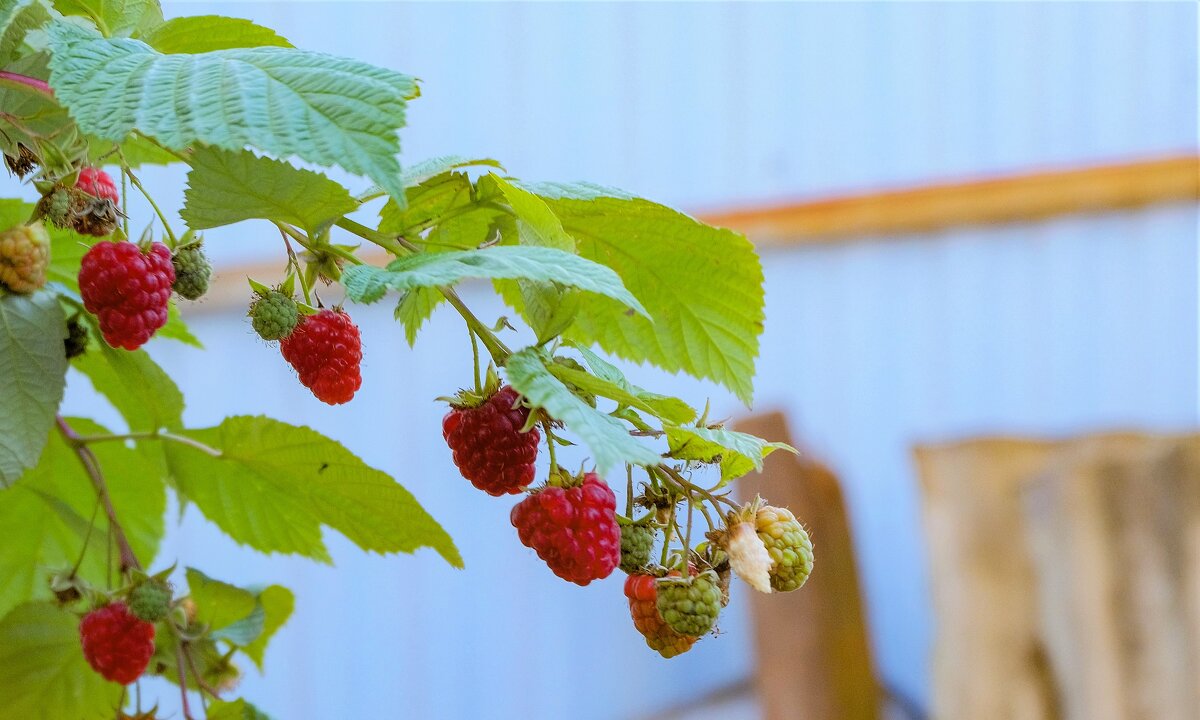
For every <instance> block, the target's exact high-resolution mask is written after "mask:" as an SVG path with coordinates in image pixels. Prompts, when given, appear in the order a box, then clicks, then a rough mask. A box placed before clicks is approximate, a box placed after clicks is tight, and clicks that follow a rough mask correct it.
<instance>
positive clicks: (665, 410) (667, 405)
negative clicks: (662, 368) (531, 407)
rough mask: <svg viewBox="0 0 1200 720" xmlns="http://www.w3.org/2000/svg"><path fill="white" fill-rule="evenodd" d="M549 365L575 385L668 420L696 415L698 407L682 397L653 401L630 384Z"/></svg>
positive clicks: (560, 378)
mask: <svg viewBox="0 0 1200 720" xmlns="http://www.w3.org/2000/svg"><path fill="white" fill-rule="evenodd" d="M547 367H548V368H549V369H550V372H551V373H552V374H553V375H554V377H556V378H558V379H559V380H562V381H563V383H564V384H568V385H574V386H575V387H577V388H579V389H581V390H584V391H586V392H590V393H592V394H593V395H598V396H600V397H605V398H609V399H610V400H616V401H617V403H619V404H621V405H628V406H629V407H632V408H636V409H638V410H641V411H642V412H645V413H649V414H650V415H653V416H655V417H658V418H661V419H663V420H666V421H668V422H674V423H680V422H688V421H690V420H692V419H693V418H694V417H695V416H696V413H695V411H694V410H692V408H690V407H688V405H687V404H686V403H684V402H683V401H682V400H679V399H678V398H664V399H665V400H668V401H674V402H662V401H659V402H655V403H651V402H647V401H646V400H645V399H643V398H642V397H641V396H640V395H639V394H638V392H636V390H635V389H634V388H632V387H630V386H628V385H626V386H624V387H622V386H621V385H620V384H618V383H615V382H612V381H609V380H605V379H603V378H600V377H597V376H595V375H592V374H590V373H586V372H583V371H581V370H575V369H574V368H570V367H567V366H565V365H560V364H558V363H550V364H549V365H547ZM658 397H660V398H661V397H663V396H658Z"/></svg>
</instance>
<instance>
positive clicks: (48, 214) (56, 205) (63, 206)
mask: <svg viewBox="0 0 1200 720" xmlns="http://www.w3.org/2000/svg"><path fill="white" fill-rule="evenodd" d="M74 206H75V198H74V196H73V195H72V193H71V191H70V190H69V189H67V188H64V187H57V186H56V187H55V188H54V189H53V190H51V191H50V192H48V193H46V194H45V195H43V196H42V199H41V200H39V201H38V206H37V207H38V214H39V216H40V217H45V218H46V219H47V220H49V221H50V222H51V223H53V224H54V226H55V227H60V228H69V227H71V225H72V224H73V223H74V219H73V218H74V212H73V208H74Z"/></svg>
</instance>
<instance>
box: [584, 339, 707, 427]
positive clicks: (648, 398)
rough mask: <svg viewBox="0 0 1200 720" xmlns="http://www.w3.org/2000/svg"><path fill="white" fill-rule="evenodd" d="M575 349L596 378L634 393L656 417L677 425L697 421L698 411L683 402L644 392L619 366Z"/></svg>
mask: <svg viewBox="0 0 1200 720" xmlns="http://www.w3.org/2000/svg"><path fill="white" fill-rule="evenodd" d="M573 347H574V348H575V350H576V351H578V352H579V354H580V355H582V356H583V361H584V362H586V363H587V366H588V367H589V368H590V369H591V371H592V372H593V373H595V374H596V377H599V378H602V379H604V380H607V381H608V382H610V383H613V384H615V385H616V386H617V387H619V388H621V389H623V390H628V391H629V392H631V393H633V394H634V395H635V396H636V397H637V398H638V399H639V400H641V401H642V402H643V403H645V404H646V405H649V406H650V407H651V408H653V413H652V414H653V415H655V416H656V417H660V418H662V419H664V420H666V421H668V422H672V423H676V424H682V423H688V422H691V421H692V420H695V419H696V409H695V408H693V407H692V406H691V405H688V404H687V403H686V402H684V401H683V400H680V399H679V398H677V397H671V396H669V395H660V394H658V393H653V392H650V391H649V390H643V389H642V388H640V387H638V386H637V385H634V384H632V383H630V382H629V381H628V380H626V379H625V374H624V373H622V372H621V371H620V370H619V369H617V366H615V365H613V364H612V363H610V362H608V361H607V360H605V359H604V358H602V357H600V356H599V355H597V354H596V353H594V352H592V351H591V350H589V349H588V348H586V347H584V346H582V345H577V344H575V345H573Z"/></svg>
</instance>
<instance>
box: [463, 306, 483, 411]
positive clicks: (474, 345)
mask: <svg viewBox="0 0 1200 720" xmlns="http://www.w3.org/2000/svg"><path fill="white" fill-rule="evenodd" d="M467 334H468V335H470V336H471V359H472V361H474V363H475V392H476V393H477V394H479V395H483V380H482V379H480V377H479V339H478V338H476V337H475V331H474V330H472V329H471V325H470V323H468V324H467Z"/></svg>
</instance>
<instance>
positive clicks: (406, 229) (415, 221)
mask: <svg viewBox="0 0 1200 720" xmlns="http://www.w3.org/2000/svg"><path fill="white" fill-rule="evenodd" d="M404 197H405V203H404V204H403V205H402V204H400V203H398V202H397V201H396V199H395V198H392V199H390V200H388V201H387V202H386V203H385V204H384V206H383V209H381V210H380V211H379V232H382V233H386V234H388V235H398V234H404V235H415V234H416V233H417V232H419V231H421V230H424V229H425V228H426V227H428V226H429V225H431V224H433V223H434V222H435V221H438V220H441V219H442V218H443V217H444V216H446V215H447V214H448V213H449V212H450V211H451V210H458V209H459V208H462V207H465V206H467V205H470V204H471V202H472V196H471V180H470V179H469V178H468V177H467V176H466V175H464V174H463V173H458V172H446V173H442V174H440V175H435V176H434V177H432V178H429V179H427V180H424V181H422V182H421V183H420V184H418V185H416V186H415V187H410V188H408V190H407V191H406V192H405V196H404Z"/></svg>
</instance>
